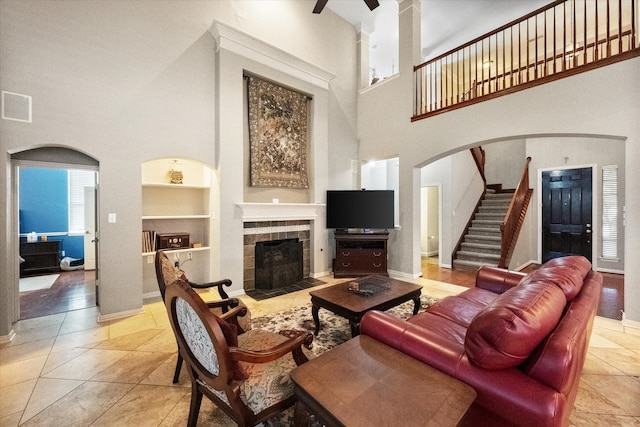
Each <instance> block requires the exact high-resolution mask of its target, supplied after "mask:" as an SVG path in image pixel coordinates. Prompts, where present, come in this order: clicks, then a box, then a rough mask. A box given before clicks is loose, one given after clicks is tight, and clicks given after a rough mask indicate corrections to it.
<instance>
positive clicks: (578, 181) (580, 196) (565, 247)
mask: <svg viewBox="0 0 640 427" xmlns="http://www.w3.org/2000/svg"><path fill="white" fill-rule="evenodd" d="M591 182H592V171H591V168H581V169H565V170H556V171H545V172H543V173H542V262H546V261H548V260H550V259H552V258H558V257H562V256H567V255H584V256H585V257H586V258H587V259H589V261H591V251H592V249H591V247H592V232H593V229H592V224H593V223H592V218H591V216H592V210H591V209H592V188H591Z"/></svg>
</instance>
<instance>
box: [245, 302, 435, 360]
mask: <svg viewBox="0 0 640 427" xmlns="http://www.w3.org/2000/svg"><path fill="white" fill-rule="evenodd" d="M436 301H437V299H435V298H433V297H430V296H428V295H422V296H421V297H420V305H421V308H420V311H423V310H424V309H426V308H427V307H429V306H430V305H432V304H434V303H435V302H436ZM387 312H388V313H389V314H392V315H394V316H396V317H398V318H400V319H408V318H409V317H411V316H412V315H413V301H408V302H405V303H404V304H400V305H399V306H397V307H394V308H392V309H390V310H388V311H387ZM318 314H319V317H320V332H319V333H318V336H314V338H313V348H312V354H309V357H315V356H319V355H321V354H322V353H324V352H325V351H327V350H330V349H332V348H333V347H335V346H337V345H340V344H342V343H343V342H345V341H347V340H349V339H351V328H350V327H349V322H348V321H347V319H344V318H343V317H340V316H338V315H336V314H333V313H332V312H330V311H329V310H326V309H324V308H321V309H320V311H319V312H318ZM251 327H252V328H254V329H265V330H268V331H272V332H279V331H281V330H285V329H299V330H307V331H310V332H313V331H314V330H315V322H314V321H313V316H312V315H311V303H309V304H305V305H302V306H300V307H295V308H292V309H290V310H285V311H280V312H277V313H273V314H270V315H267V316H263V317H258V318H255V319H251Z"/></svg>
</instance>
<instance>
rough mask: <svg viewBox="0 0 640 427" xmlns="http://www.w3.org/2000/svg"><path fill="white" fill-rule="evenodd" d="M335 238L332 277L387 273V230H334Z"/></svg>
mask: <svg viewBox="0 0 640 427" xmlns="http://www.w3.org/2000/svg"><path fill="white" fill-rule="evenodd" d="M335 238H336V257H335V259H334V260H333V276H334V277H356V276H366V275H369V274H381V275H384V276H388V275H389V273H388V272H387V241H388V240H389V232H388V231H380V232H371V233H358V232H348V231H341V230H336V231H335Z"/></svg>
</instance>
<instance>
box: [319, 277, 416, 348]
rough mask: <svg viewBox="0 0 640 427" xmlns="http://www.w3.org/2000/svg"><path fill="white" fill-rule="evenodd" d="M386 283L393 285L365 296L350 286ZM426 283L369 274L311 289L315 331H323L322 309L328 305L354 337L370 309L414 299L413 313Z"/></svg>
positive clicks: (391, 305)
mask: <svg viewBox="0 0 640 427" xmlns="http://www.w3.org/2000/svg"><path fill="white" fill-rule="evenodd" d="M353 282H358V283H362V284H364V283H369V282H384V283H386V284H387V285H388V286H389V288H388V289H387V290H385V291H383V292H380V293H378V294H376V295H371V296H362V295H358V294H356V293H354V292H351V291H350V290H349V289H348V287H349V286H350V284H351V283H353ZM421 290H422V286H420V285H414V284H413V283H408V282H403V281H401V280H397V279H392V278H390V277H386V276H365V277H361V278H358V279H354V280H352V281H349V282H344V283H338V284H337V285H333V286H329V287H327V288H322V289H319V290H317V291H312V292H309V295H311V304H312V307H311V314H312V315H313V320H314V322H315V323H316V329H315V334H316V335H318V332H319V331H320V317H319V316H318V311H319V310H320V308H325V309H327V310H329V311H331V312H333V313H335V314H337V315H338V316H341V317H344V318H345V319H347V320H348V321H349V325H350V326H351V336H352V337H355V336H357V335H358V334H359V333H360V319H362V316H364V314H365V313H366V312H367V311H369V310H382V311H385V310H389V309H390V308H393V307H396V306H398V305H400V304H402V303H403V302H407V301H411V300H413V303H414V306H413V314H417V313H418V310H419V309H420V293H421Z"/></svg>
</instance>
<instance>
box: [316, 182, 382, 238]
mask: <svg viewBox="0 0 640 427" xmlns="http://www.w3.org/2000/svg"><path fill="white" fill-rule="evenodd" d="M393 212H394V203H393V190H329V191H327V228H336V229H348V228H358V229H366V230H368V229H388V228H393V226H394V217H393Z"/></svg>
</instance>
